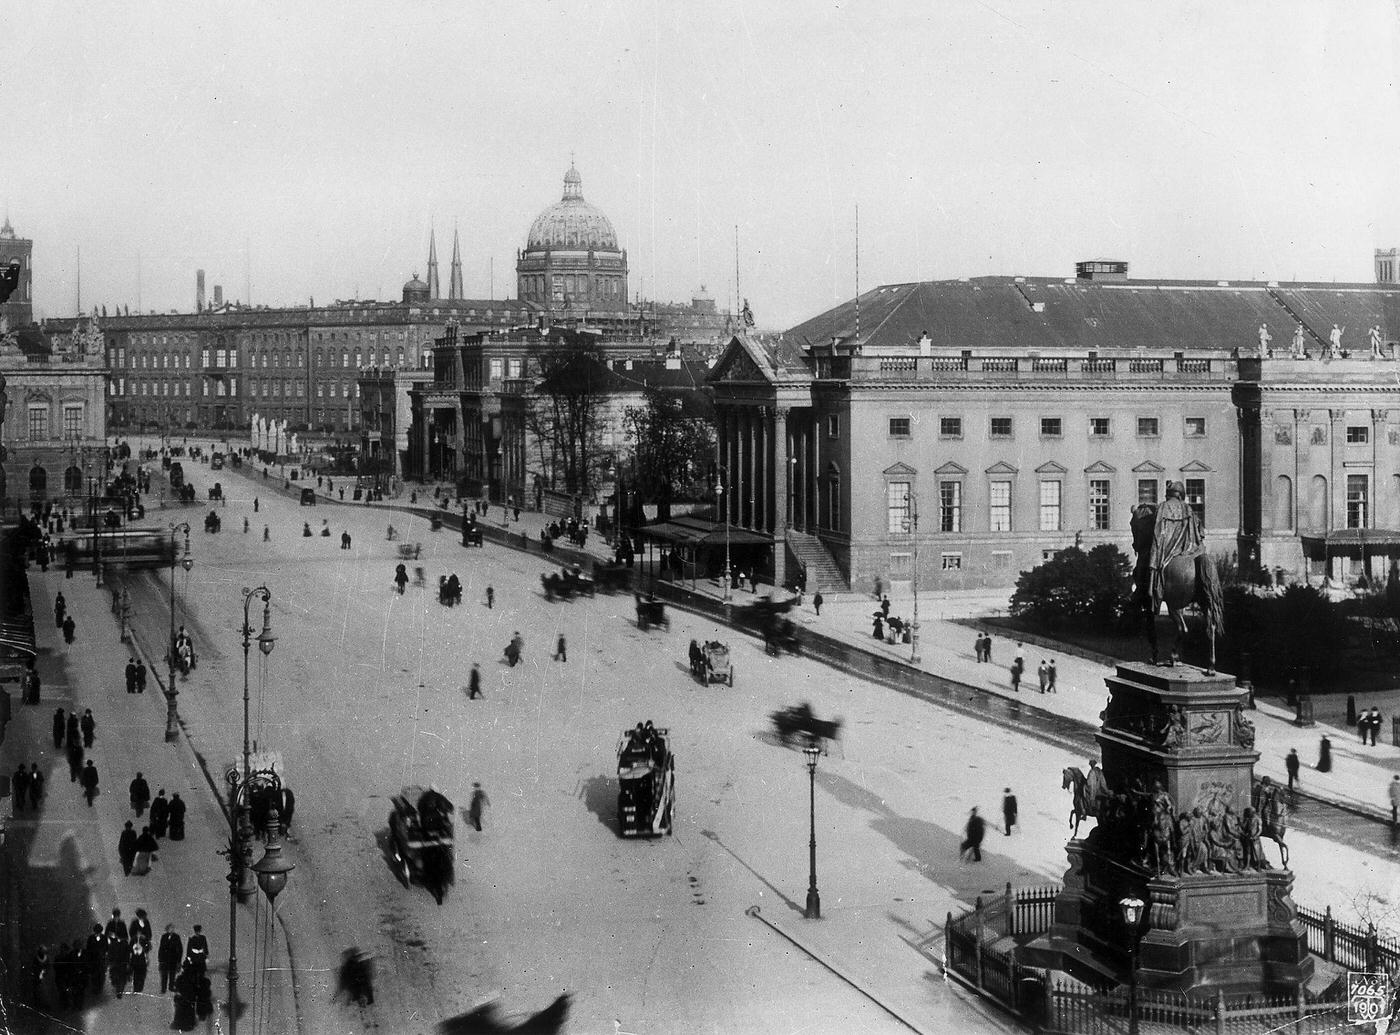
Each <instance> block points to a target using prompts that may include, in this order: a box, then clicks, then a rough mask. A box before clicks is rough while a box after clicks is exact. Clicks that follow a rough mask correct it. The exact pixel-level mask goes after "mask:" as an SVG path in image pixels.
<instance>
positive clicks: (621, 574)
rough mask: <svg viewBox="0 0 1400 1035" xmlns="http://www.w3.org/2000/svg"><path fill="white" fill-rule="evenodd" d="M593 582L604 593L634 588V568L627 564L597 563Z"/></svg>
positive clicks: (594, 567)
mask: <svg viewBox="0 0 1400 1035" xmlns="http://www.w3.org/2000/svg"><path fill="white" fill-rule="evenodd" d="M593 583H594V585H595V586H596V587H597V588H598V589H599V590H601V591H602V592H604V593H620V592H626V591H627V590H629V589H631V588H632V569H631V568H629V567H627V565H625V564H595V565H594V566H593Z"/></svg>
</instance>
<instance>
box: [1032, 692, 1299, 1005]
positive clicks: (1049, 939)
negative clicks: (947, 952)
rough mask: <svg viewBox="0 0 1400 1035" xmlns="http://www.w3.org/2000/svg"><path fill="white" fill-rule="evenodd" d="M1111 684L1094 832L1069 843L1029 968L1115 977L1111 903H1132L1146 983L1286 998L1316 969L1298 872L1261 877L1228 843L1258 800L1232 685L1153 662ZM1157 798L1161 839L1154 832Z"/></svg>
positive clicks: (1116, 938)
mask: <svg viewBox="0 0 1400 1035" xmlns="http://www.w3.org/2000/svg"><path fill="white" fill-rule="evenodd" d="M1108 687H1109V702H1108V706H1107V707H1106V708H1105V709H1104V711H1103V713H1102V716H1101V717H1102V719H1103V725H1102V727H1101V728H1100V730H1099V733H1098V735H1097V737H1098V741H1099V745H1100V748H1101V750H1102V752H1103V776H1104V779H1105V781H1106V783H1107V787H1108V790H1109V796H1108V798H1106V799H1104V800H1102V801H1101V802H1100V806H1101V812H1102V813H1103V814H1102V815H1100V816H1099V817H1098V825H1097V826H1096V828H1095V829H1094V830H1093V831H1091V832H1090V833H1089V836H1088V837H1086V838H1084V839H1082V840H1079V839H1076V840H1071V841H1070V842H1069V844H1068V846H1067V851H1068V854H1069V870H1068V871H1067V872H1066V874H1065V880H1064V889H1063V890H1062V891H1061V892H1060V895H1059V897H1058V898H1057V899H1056V902H1055V918H1054V922H1053V923H1052V924H1051V927H1050V931H1049V933H1048V934H1046V935H1045V936H1044V937H1042V938H1039V939H1037V940H1036V941H1035V942H1033V943H1032V944H1031V945H1029V946H1027V947H1026V949H1025V950H1023V961H1024V962H1027V963H1030V964H1032V965H1035V966H1045V967H1050V968H1053V969H1061V970H1066V971H1068V972H1070V973H1073V974H1075V975H1076V976H1078V977H1080V978H1081V979H1084V980H1088V981H1090V982H1092V983H1106V982H1107V981H1110V980H1117V979H1118V978H1120V977H1121V976H1123V975H1124V974H1125V973H1126V971H1127V969H1128V967H1129V965H1130V962H1129V961H1130V958H1131V955H1130V944H1129V941H1128V939H1129V938H1130V937H1133V935H1132V934H1130V933H1129V932H1128V931H1127V930H1126V929H1125V927H1124V922H1123V918H1122V913H1121V910H1120V907H1119V902H1120V901H1121V900H1122V899H1123V898H1124V897H1127V896H1136V897H1138V898H1141V899H1142V900H1144V901H1145V902H1146V903H1147V904H1148V909H1147V916H1146V918H1145V920H1144V922H1143V923H1142V925H1141V928H1140V930H1139V931H1138V932H1137V936H1138V937H1139V938H1140V941H1139V942H1138V946H1137V962H1138V968H1137V979H1138V983H1139V984H1140V985H1141V986H1143V987H1151V988H1162V989H1173V990H1176V991H1180V992H1185V993H1193V992H1200V991H1204V990H1207V989H1209V990H1210V991H1211V992H1214V991H1216V990H1220V991H1223V992H1225V993H1226V994H1235V993H1260V992H1264V993H1275V992H1277V993H1283V992H1287V993H1290V994H1291V993H1292V992H1294V991H1295V990H1296V989H1297V988H1298V987H1299V986H1300V985H1302V984H1303V983H1305V982H1306V981H1307V980H1308V979H1309V978H1310V977H1311V976H1312V970H1313V960H1312V958H1311V957H1310V956H1309V955H1308V950H1307V940H1306V936H1305V933H1304V931H1303V927H1302V924H1301V923H1300V922H1299V921H1298V918H1297V910H1296V907H1295V905H1294V903H1293V900H1292V898H1291V897H1290V893H1291V891H1292V887H1293V874H1292V873H1291V872H1290V871H1288V870H1286V869H1282V868H1272V869H1271V868H1265V866H1264V865H1263V863H1261V861H1260V860H1258V859H1256V858H1254V854H1255V853H1254V852H1253V850H1252V849H1250V850H1248V851H1247V850H1246V849H1245V848H1244V847H1241V838H1240V837H1238V836H1235V837H1234V838H1233V839H1232V838H1231V833H1230V832H1231V831H1232V830H1234V831H1238V830H1239V829H1241V828H1242V827H1243V823H1242V822H1241V819H1242V817H1243V816H1244V810H1245V808H1246V807H1252V806H1253V802H1254V797H1255V796H1254V794H1253V775H1254V763H1255V762H1256V761H1258V758H1259V755H1258V754H1257V753H1256V752H1255V751H1254V728H1253V725H1252V724H1251V723H1250V722H1249V721H1248V719H1246V718H1245V716H1244V711H1243V706H1244V703H1245V696H1246V691H1245V690H1243V689H1239V688H1236V687H1235V685H1234V682H1233V680H1232V679H1231V678H1230V677H1228V676H1220V675H1212V676H1207V675H1204V674H1203V673H1202V672H1201V671H1200V670H1198V669H1189V668H1184V667H1180V666H1178V667H1175V668H1158V667H1154V666H1150V665H1119V666H1118V671H1117V675H1116V676H1115V677H1113V678H1111V679H1109V680H1108ZM1162 792H1165V794H1166V795H1167V796H1168V797H1169V798H1170V804H1171V807H1172V812H1171V819H1172V836H1171V837H1170V838H1169V839H1167V838H1163V837H1161V836H1160V831H1158V832H1156V833H1155V834H1154V830H1153V829H1152V818H1153V816H1154V814H1155V813H1154V811H1153V809H1154V807H1155V808H1158V809H1162V808H1163V802H1162V799H1161V798H1160V797H1159V796H1160V794H1161V793H1162ZM1154 801H1155V806H1154ZM1197 810H1198V811H1197ZM1182 816H1185V817H1186V821H1185V825H1184V827H1183V826H1182V825H1181V824H1180V823H1178V820H1179V819H1180V817H1182ZM1193 823H1194V826H1193ZM1183 842H1185V847H1183ZM1168 846H1169V847H1168ZM1232 846H1233V847H1232ZM1265 852H1266V853H1267V852H1273V853H1274V854H1275V856H1276V855H1277V853H1278V849H1277V848H1276V847H1274V846H1273V845H1269V846H1268V847H1267V848H1266V849H1265Z"/></svg>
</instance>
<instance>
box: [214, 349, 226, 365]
mask: <svg viewBox="0 0 1400 1035" xmlns="http://www.w3.org/2000/svg"><path fill="white" fill-rule="evenodd" d="M214 365H215V366H216V367H226V366H228V350H227V349H215V350H214Z"/></svg>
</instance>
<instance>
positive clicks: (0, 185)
mask: <svg viewBox="0 0 1400 1035" xmlns="http://www.w3.org/2000/svg"><path fill="white" fill-rule="evenodd" d="M1398 11H1400V0H1346V2H1345V3H1335V4H1329V3H1324V2H1318V0H1307V2H1299V3H1291V4H1290V3H1284V2H1279V0H1268V2H1264V3H1257V4H1251V3H1246V2H1231V3H1228V4H1222V3H1219V2H1218V0H1207V2H1200V3H1171V2H1164V3H1147V2H1139V3H1126V4H1125V3H1122V2H1121V0H1113V2H1108V3H1092V2H1080V0H1075V2H1073V3H1070V2H1065V3H1055V4H1034V3H1029V2H1025V0H993V2H986V3H973V2H967V3H963V2H957V0H942V2H938V3H931V2H929V0H912V2H895V0H881V2H875V3H842V4H831V3H817V2H809V0H801V2H796V0H789V2H773V3H760V2H755V0H704V2H671V3H662V2H655V3H650V4H645V3H618V2H609V0H590V2H588V3H577V4H575V3H548V4H544V3H523V2H520V0H505V2H501V3H489V2H463V0H454V2H444V3H427V2H424V3H406V2H404V3H380V4H367V3H353V2H345V0H335V2H320V3H310V2H304V3H296V4H287V3H277V4H258V3H252V2H244V3H237V4H221V5H213V4H207V3H198V4H192V3H188V2H181V3H172V4H157V3H147V2H142V3H137V4H122V5H114V4H109V3H103V4H91V5H89V4H76V3H53V2H49V3H29V4H12V3H7V4H4V5H3V7H2V8H0V90H3V97H4V104H3V115H0V119H2V120H3V121H0V142H3V143H0V158H2V160H3V162H2V164H0V204H3V205H4V206H5V207H6V209H7V211H8V213H9V215H10V218H11V220H12V222H13V223H14V226H15V229H16V231H17V232H18V233H20V234H21V235H23V236H28V237H32V238H34V240H35V265H36V270H35V278H34V291H35V301H36V305H37V308H38V311H39V313H40V315H66V314H70V313H72V312H73V310H74V306H75V302H76V283H77V278H76V265H77V255H78V252H79V250H80V249H81V254H82V299H83V305H84V307H85V308H87V307H90V306H91V305H93V304H99V305H100V304H106V305H108V306H111V305H113V304H119V303H120V304H128V305H131V306H132V308H133V309H135V308H136V306H137V302H138V292H139V301H140V305H141V307H142V308H145V309H160V310H167V309H171V308H179V309H181V310H182V311H188V310H189V309H190V308H192V306H193V304H194V271H195V269H196V268H198V267H203V268H204V269H205V270H206V271H207V274H208V280H209V283H210V285H212V284H214V283H222V284H223V285H224V290H225V295H226V296H227V297H230V298H244V297H246V295H247V287H246V286H245V285H246V283H247V282H248V281H250V282H251V292H252V294H251V297H252V301H253V302H254V303H256V304H269V305H271V304H288V303H289V304H298V303H305V302H306V300H307V299H308V298H311V297H314V298H315V299H316V301H317V302H318V303H320V302H328V301H331V300H333V299H335V298H345V297H352V296H356V297H378V298H382V299H390V298H397V297H398V295H399V292H400V290H401V287H402V283H403V281H404V280H406V279H407V278H408V277H409V276H410V275H411V274H413V273H414V272H415V271H416V272H418V273H420V274H424V275H426V262H425V259H426V254H427V244H428V231H429V227H430V226H435V227H436V229H437V239H438V257H439V260H440V264H441V265H440V270H441V277H442V283H443V288H444V290H446V284H447V276H448V262H449V260H450V257H451V237H452V230H453V227H454V225H455V226H458V227H460V231H461V236H462V250H463V267H464V271H465V277H466V287H467V293H468V294H469V295H471V296H476V297H486V296H487V295H489V294H490V293H491V291H492V277H491V268H492V263H493V261H494V293H495V297H497V298H501V297H507V296H512V295H514V293H515V282H514V272H513V269H514V263H515V256H516V249H518V248H520V247H522V246H523V244H524V240H525V234H526V231H527V230H528V228H529V225H530V222H531V221H532V220H533V219H534V217H535V215H536V214H537V213H538V212H539V211H540V210H541V209H543V208H544V207H546V206H547V205H549V204H550V203H552V202H554V201H556V200H557V199H558V197H559V195H560V193H561V189H562V178H563V174H564V172H565V171H566V170H567V168H568V165H569V157H570V154H571V153H572V154H574V155H575V156H576V161H577V165H578V168H579V171H580V173H581V174H582V177H583V190H584V195H585V197H586V198H587V199H588V200H589V201H591V202H593V203H594V204H596V205H598V206H599V207H601V208H602V209H603V211H604V212H606V213H607V214H608V215H609V216H610V217H611V219H612V221H613V224H614V226H615V227H616V229H617V231H618V234H619V237H620V238H621V241H622V244H623V246H624V247H626V248H627V249H628V257H629V261H630V264H631V288H632V292H633V293H634V294H635V293H637V292H639V291H640V292H641V293H643V294H644V295H646V296H649V297H659V298H663V299H684V298H688V297H689V296H690V292H691V291H692V290H693V289H695V288H696V287H698V286H699V285H700V284H702V283H703V284H705V285H707V286H708V287H709V289H710V291H711V293H712V294H713V295H714V296H715V298H716V299H717V300H718V301H719V302H720V304H721V306H722V307H724V306H727V305H728V304H729V300H730V299H731V298H732V297H733V294H734V281H735V227H736V226H737V227H738V253H739V278H740V283H741V287H740V290H741V292H742V294H743V295H744V296H747V297H748V298H749V299H750V300H751V302H752V306H753V308H754V311H755V313H756V315H757V317H758V320H759V323H760V325H761V326H765V327H772V328H778V327H784V326H788V325H791V324H793V323H796V322H797V321H799V320H802V319H805V318H807V317H809V316H812V315H814V314H815V313H817V312H820V311H821V310H823V309H825V308H827V307H829V306H831V305H833V304H835V303H837V302H838V301H840V300H843V299H845V298H848V297H850V296H851V295H852V294H853V293H854V289H855V284H856V271H855V254H856V246H855V209H856V206H857V205H859V209H860V284H861V285H862V287H864V288H869V287H872V286H874V285H876V284H879V283H891V282H899V281H908V280H918V279H928V278H936V277H965V276H979V275H983V274H997V273H1025V274H1034V275H1051V276H1061V275H1066V274H1071V273H1072V272H1073V263H1074V262H1075V261H1076V260H1078V259H1082V258H1090V257H1114V258H1124V259H1127V260H1129V261H1131V263H1132V271H1133V274H1135V275H1138V276H1165V277H1204V278H1210V279H1219V278H1245V277H1257V278H1278V279H1291V278H1295V277H1296V278H1299V279H1321V280H1333V279H1336V280H1352V281H1355V280H1369V279H1370V278H1371V276H1372V251H1373V249H1374V248H1376V247H1389V246H1394V245H1400V200H1397V199H1398V198H1400V190H1398V189H1397V187H1400V177H1397V169H1400V100H1398V99H1397V69H1400V29H1398V28H1397V23H1398V22H1400V17H1398V15H1397V12H1398ZM138 257H139V259H138ZM138 267H139V276H138Z"/></svg>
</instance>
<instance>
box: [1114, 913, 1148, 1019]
mask: <svg viewBox="0 0 1400 1035" xmlns="http://www.w3.org/2000/svg"><path fill="white" fill-rule="evenodd" d="M1146 905H1147V904H1146V903H1145V902H1143V900H1142V899H1140V898H1138V897H1137V896H1135V895H1128V896H1127V897H1126V898H1123V899H1120V900H1119V902H1118V908H1119V909H1121V910H1122V911H1123V926H1124V927H1125V928H1127V930H1128V1035H1138V1008H1137V945H1138V923H1139V921H1141V919H1142V911H1143V909H1144V908H1145V907H1146Z"/></svg>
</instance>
